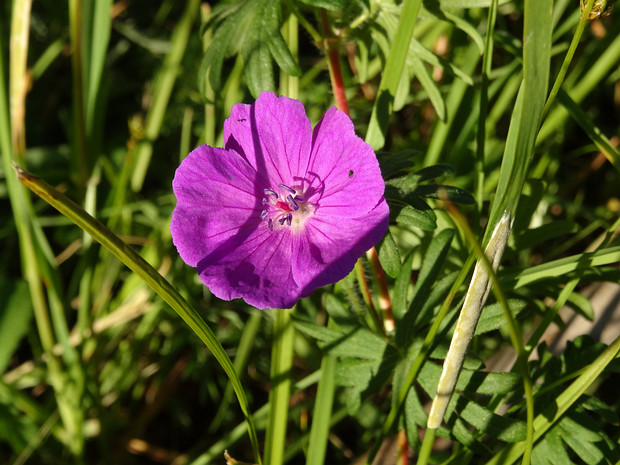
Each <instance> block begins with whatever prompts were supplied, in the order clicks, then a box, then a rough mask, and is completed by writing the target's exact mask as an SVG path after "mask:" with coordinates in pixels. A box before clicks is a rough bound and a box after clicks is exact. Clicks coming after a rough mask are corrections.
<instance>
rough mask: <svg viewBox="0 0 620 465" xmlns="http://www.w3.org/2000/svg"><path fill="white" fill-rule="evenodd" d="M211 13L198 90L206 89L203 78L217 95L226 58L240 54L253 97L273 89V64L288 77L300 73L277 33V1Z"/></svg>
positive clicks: (251, 1)
mask: <svg viewBox="0 0 620 465" xmlns="http://www.w3.org/2000/svg"><path fill="white" fill-rule="evenodd" d="M222 8H223V11H224V13H222V12H221V11H220V10H218V11H217V12H216V13H214V19H213V20H212V22H211V25H212V26H213V27H215V28H216V31H215V33H214V35H213V39H212V41H211V44H210V45H209V48H208V49H207V51H206V52H205V55H204V57H203V60H202V63H201V66H200V70H199V73H198V88H199V89H200V91H201V92H204V89H205V85H204V84H205V79H206V78H208V79H209V83H210V84H211V87H212V88H213V90H214V91H215V92H216V93H217V92H218V91H219V90H220V89H221V74H222V66H223V62H224V60H225V59H226V58H228V57H230V56H232V55H234V54H236V53H241V56H242V58H243V62H244V76H245V79H246V81H247V84H248V87H249V89H250V92H251V93H252V95H253V96H254V97H258V95H259V94H260V93H261V92H263V91H268V90H274V89H275V78H274V71H273V63H272V61H275V62H276V63H277V65H278V66H279V67H280V68H281V69H282V70H283V71H285V72H287V73H289V74H291V75H298V74H299V73H300V69H299V66H298V65H297V63H296V62H295V59H294V58H293V56H292V55H291V52H290V50H289V49H288V47H287V46H286V43H285V42H284V39H283V37H282V35H281V33H280V1H279V0H243V1H241V2H239V3H237V4H235V6H234V7H232V6H230V5H227V6H224V7H222Z"/></svg>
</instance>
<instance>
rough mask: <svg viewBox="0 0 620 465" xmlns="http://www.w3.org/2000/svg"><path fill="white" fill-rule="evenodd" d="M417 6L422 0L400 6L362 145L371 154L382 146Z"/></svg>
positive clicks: (408, 0)
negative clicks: (372, 149) (372, 150)
mask: <svg viewBox="0 0 620 465" xmlns="http://www.w3.org/2000/svg"><path fill="white" fill-rule="evenodd" d="M421 4H422V0H405V1H404V2H403V8H402V10H401V14H400V20H399V21H398V29H397V30H396V34H395V35H394V42H393V43H392V46H391V47H390V54H389V56H388V59H387V62H386V64H385V69H384V70H383V74H382V75H381V82H380V83H379V90H378V92H377V98H376V100H375V104H374V106H373V108H372V115H371V116H370V123H369V125H368V132H367V133H366V142H367V143H368V144H370V145H371V146H372V148H374V149H375V150H379V149H380V148H381V147H383V145H384V144H385V133H386V131H387V125H388V120H389V117H390V113H392V106H393V103H394V96H395V95H396V89H397V88H398V82H399V81H400V76H401V74H402V72H403V69H404V67H405V61H406V59H407V51H408V50H409V43H410V42H411V37H412V36H413V26H414V24H415V22H416V19H417V17H418V11H419V10H420V5H421Z"/></svg>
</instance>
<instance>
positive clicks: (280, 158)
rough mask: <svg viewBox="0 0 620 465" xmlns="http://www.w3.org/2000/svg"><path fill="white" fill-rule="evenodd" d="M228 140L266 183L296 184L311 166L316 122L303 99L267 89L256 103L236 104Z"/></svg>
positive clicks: (226, 127)
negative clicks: (309, 164)
mask: <svg viewBox="0 0 620 465" xmlns="http://www.w3.org/2000/svg"><path fill="white" fill-rule="evenodd" d="M224 141H225V143H226V148H227V149H234V150H235V151H237V152H239V153H240V154H241V155H242V156H243V157H244V158H245V159H246V160H247V161H248V163H249V164H250V165H252V166H253V167H254V168H255V169H256V171H257V172H258V173H260V176H261V178H262V180H263V183H264V185H265V186H266V187H275V186H277V185H278V184H285V185H287V186H293V185H295V184H297V183H298V181H299V180H300V179H301V178H303V177H304V176H305V173H306V169H307V167H308V159H309V156H310V148H311V143H312V126H311V124H310V120H309V119H308V117H307V116H306V112H305V109H304V106H303V104H302V103H301V102H299V101H298V100H293V99H289V98H287V97H277V96H276V95H275V94H273V93H271V92H263V93H262V94H261V95H260V96H259V97H258V99H257V100H256V102H255V103H254V104H253V105H245V104H236V105H235V106H233V107H232V109H231V112H230V117H229V118H228V119H227V120H226V121H225V122H224Z"/></svg>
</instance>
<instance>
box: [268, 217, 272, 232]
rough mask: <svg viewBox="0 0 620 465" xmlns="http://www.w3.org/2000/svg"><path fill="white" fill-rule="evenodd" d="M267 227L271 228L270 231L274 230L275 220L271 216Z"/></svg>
mask: <svg viewBox="0 0 620 465" xmlns="http://www.w3.org/2000/svg"><path fill="white" fill-rule="evenodd" d="M267 227H268V228H269V231H273V220H272V219H271V218H269V220H268V221H267Z"/></svg>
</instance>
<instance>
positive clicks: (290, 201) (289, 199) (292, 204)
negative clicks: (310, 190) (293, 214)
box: [286, 194, 299, 211]
mask: <svg viewBox="0 0 620 465" xmlns="http://www.w3.org/2000/svg"><path fill="white" fill-rule="evenodd" d="M286 201H287V203H288V205H289V207H291V208H292V209H293V210H295V211H297V210H299V205H297V202H295V201H294V200H293V196H292V195H291V194H289V195H287V196H286Z"/></svg>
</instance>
